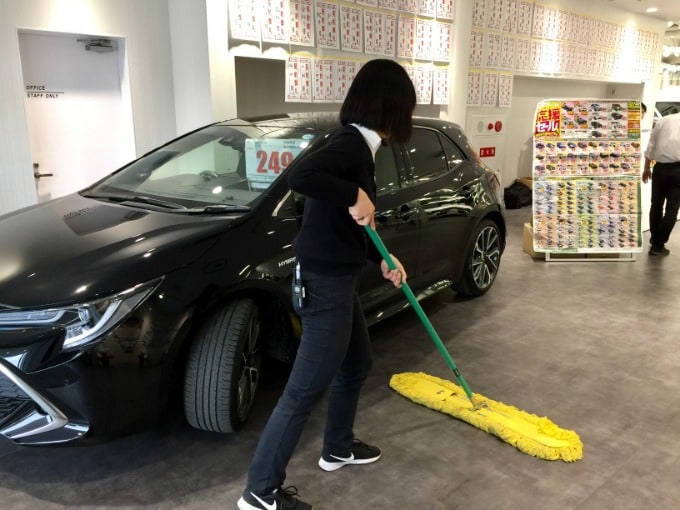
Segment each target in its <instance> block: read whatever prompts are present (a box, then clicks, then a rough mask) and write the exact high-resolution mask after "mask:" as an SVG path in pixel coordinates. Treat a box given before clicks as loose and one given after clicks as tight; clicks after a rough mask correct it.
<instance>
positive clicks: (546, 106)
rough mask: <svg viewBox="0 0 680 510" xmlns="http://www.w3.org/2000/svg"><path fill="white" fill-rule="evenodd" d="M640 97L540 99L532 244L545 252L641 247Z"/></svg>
mask: <svg viewBox="0 0 680 510" xmlns="http://www.w3.org/2000/svg"><path fill="white" fill-rule="evenodd" d="M640 118H641V115H640V101H639V100H620V99H616V100H614V99H591V100H571V99H550V100H545V101H542V102H540V103H539V104H538V107H537V110H536V119H535V125H534V139H533V142H534V148H533V171H532V174H533V205H532V207H533V211H532V212H533V244H534V246H533V248H534V250H535V251H536V252H547V253H598V252H609V253H617V252H618V253H621V252H640V251H641V250H642V231H641V223H640V214H641V211H640V165H641V158H642V149H641V146H640Z"/></svg>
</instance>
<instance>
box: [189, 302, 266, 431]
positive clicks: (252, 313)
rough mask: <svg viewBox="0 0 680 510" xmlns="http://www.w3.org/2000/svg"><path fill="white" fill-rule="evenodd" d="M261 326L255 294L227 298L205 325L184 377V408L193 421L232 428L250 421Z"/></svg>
mask: <svg viewBox="0 0 680 510" xmlns="http://www.w3.org/2000/svg"><path fill="white" fill-rule="evenodd" d="M260 330H261V328H260V318H259V311H258V307H257V304H256V303H255V301H253V300H252V299H240V300H238V301H234V302H232V303H229V304H228V305H226V306H224V307H223V308H221V309H220V310H218V311H217V312H215V313H214V314H213V315H212V316H210V317H209V319H208V321H207V322H206V324H205V325H204V326H203V327H202V328H201V330H200V332H199V333H198V335H197V336H196V338H195V339H194V341H193V343H192V345H191V349H190V352H189V357H188V360H187V366H186V374H185V378H184V412H185V416H186V419H187V421H188V422H189V424H190V425H191V426H192V427H194V428H197V429H201V430H207V431H211V432H222V433H229V432H234V431H235V430H238V429H240V428H241V427H243V425H244V424H245V423H246V421H247V420H248V416H249V414H250V411H251V409H252V405H253V402H254V401H255V397H256V395H257V389H258V384H259V380H260V368H261V365H262V352H261V349H260V345H261V341H260V340H261V339H260Z"/></svg>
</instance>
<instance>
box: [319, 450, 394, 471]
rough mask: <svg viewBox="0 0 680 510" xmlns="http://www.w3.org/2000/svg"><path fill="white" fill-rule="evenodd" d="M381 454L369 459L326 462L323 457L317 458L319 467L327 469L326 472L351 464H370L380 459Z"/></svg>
mask: <svg viewBox="0 0 680 510" xmlns="http://www.w3.org/2000/svg"><path fill="white" fill-rule="evenodd" d="M381 455H382V454H381ZM381 455H378V456H377V457H371V458H370V459H352V460H348V461H342V460H338V461H336V462H328V461H327V460H324V458H323V457H321V458H320V459H319V467H320V468H321V469H323V470H324V471H327V472H330V471H337V470H338V469H340V468H342V467H345V466H350V465H352V464H356V465H361V464H371V463H373V462H376V461H377V460H378V459H380V457H381Z"/></svg>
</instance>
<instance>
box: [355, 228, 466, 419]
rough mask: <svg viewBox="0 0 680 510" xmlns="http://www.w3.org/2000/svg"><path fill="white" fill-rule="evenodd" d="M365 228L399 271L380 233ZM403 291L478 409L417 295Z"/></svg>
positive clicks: (410, 291) (388, 262) (403, 288)
mask: <svg viewBox="0 0 680 510" xmlns="http://www.w3.org/2000/svg"><path fill="white" fill-rule="evenodd" d="M364 228H365V229H366V232H368V237H370V238H371V241H373V244H375V247H376V248H377V249H378V251H379V252H380V255H381V256H382V258H383V259H384V260H385V262H386V263H387V267H389V268H390V269H392V270H394V269H397V266H396V265H395V264H394V261H393V260H392V256H391V255H390V252H389V251H387V247H386V246H385V244H384V243H383V242H382V239H380V236H379V235H378V233H377V232H376V231H375V230H373V229H372V228H371V226H370V225H364ZM401 290H403V291H404V294H406V299H408V302H409V303H411V306H412V307H413V309H414V310H415V311H416V314H417V315H418V317H420V320H421V322H422V323H423V326H425V329H426V330H427V332H428V333H429V334H430V337H431V338H432V341H433V342H434V344H435V345H436V346H437V349H439V352H440V353H441V355H442V356H443V357H444V360H445V361H446V364H447V365H448V366H449V368H450V369H451V371H452V372H453V375H455V376H456V379H457V380H458V382H459V383H460V385H461V386H462V387H463V390H465V394H466V395H467V397H468V399H469V400H470V402H472V405H473V406H475V407H477V403H476V402H475V401H474V395H473V393H472V391H471V390H470V387H469V386H468V385H467V383H466V382H465V379H464V378H463V375H462V374H461V373H460V371H459V370H458V367H456V363H455V362H454V361H453V358H452V357H451V355H450V354H449V351H447V350H446V347H445V346H444V342H442V340H441V338H439V335H438V334H437V332H436V331H435V330H434V327H433V326H432V323H431V322H430V319H428V318H427V315H425V311H424V310H423V307H422V306H420V303H418V300H417V299H416V296H415V294H413V291H412V290H411V287H409V286H408V283H406V282H401Z"/></svg>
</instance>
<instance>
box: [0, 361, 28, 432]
mask: <svg viewBox="0 0 680 510" xmlns="http://www.w3.org/2000/svg"><path fill="white" fill-rule="evenodd" d="M31 402H32V400H31V398H30V397H29V396H28V395H26V393H24V392H23V391H21V388H19V387H18V386H17V385H16V384H14V383H13V382H12V381H10V380H9V378H8V377H6V376H5V375H4V374H1V373H0V425H1V424H2V423H4V422H5V420H7V419H9V418H11V417H12V416H13V415H14V414H16V413H17V411H19V410H20V409H21V408H22V407H25V406H30V405H31Z"/></svg>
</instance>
